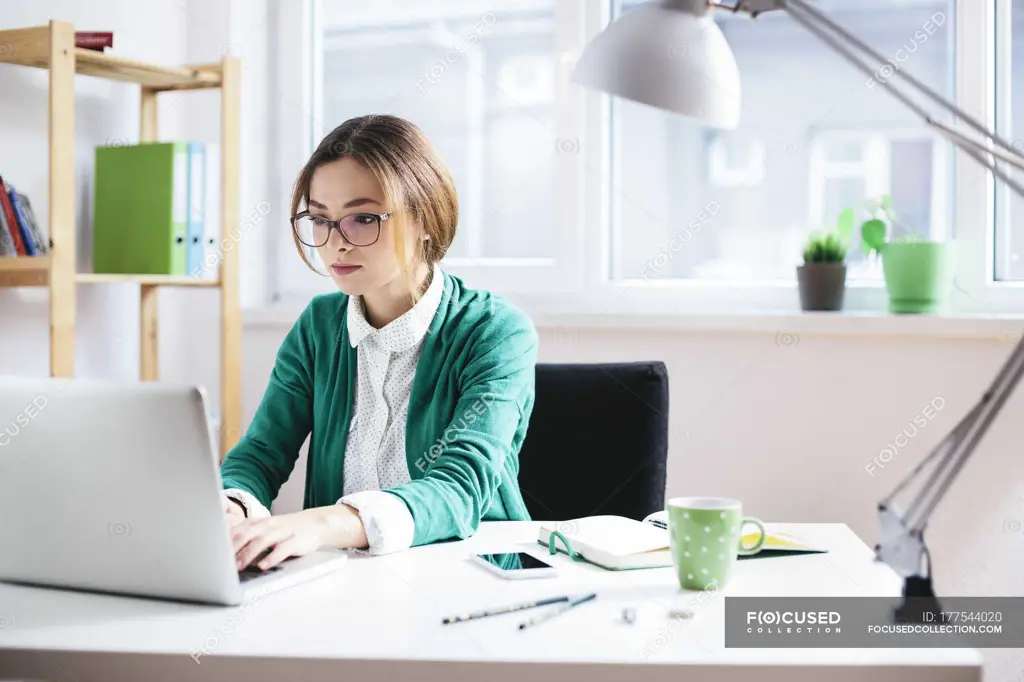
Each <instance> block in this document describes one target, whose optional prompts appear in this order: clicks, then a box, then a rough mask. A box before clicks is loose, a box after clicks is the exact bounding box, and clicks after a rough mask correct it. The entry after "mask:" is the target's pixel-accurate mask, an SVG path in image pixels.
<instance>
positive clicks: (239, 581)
mask: <svg viewBox="0 0 1024 682" xmlns="http://www.w3.org/2000/svg"><path fill="white" fill-rule="evenodd" d="M214 443H215V440H214V434H213V433H211V430H210V427H209V424H208V421H207V412H206V399H205V396H204V392H203V390H202V389H200V388H197V387H192V386H176V385H172V384H169V383H163V382H136V381H111V380H100V379H86V378H81V379H67V378H23V377H0V581H7V582H12V583H19V584H27V585H37V586H49V587H60V588H69V589H77V590H86V591H94V592H105V593H112V594H123V595H134V596H140V597H149V598H158V599H170V600H176V601H186V602H199V603H209V604H222V605H227V606H233V605H238V604H241V603H243V602H245V601H246V600H249V601H251V600H252V599H254V598H255V597H257V596H264V595H266V594H269V593H271V592H275V591H277V590H279V589H284V588H286V587H290V586H293V585H297V584H299V583H302V582H306V581H308V580H312V579H315V578H318V577H322V576H326V575H328V574H331V573H334V572H336V571H338V570H339V569H341V568H342V567H343V566H344V564H345V562H346V560H347V558H348V553H347V552H345V551H343V550H334V549H325V550H320V551H317V552H315V553H312V554H309V555H307V556H304V557H296V558H292V559H288V560H286V561H285V562H282V563H281V564H280V565H279V566H278V567H277V568H276V569H271V570H270V571H267V572H265V573H263V572H258V571H257V570H255V569H254V570H246V571H243V572H241V573H240V572H239V571H238V570H237V568H236V566H235V554H234V548H233V547H232V544H231V537H230V531H229V528H228V524H227V519H226V517H225V514H224V511H223V509H222V506H221V487H222V486H221V478H220V468H219V464H218V462H217V457H216V455H215V453H216V448H215V445H214Z"/></svg>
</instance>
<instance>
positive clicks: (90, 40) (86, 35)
mask: <svg viewBox="0 0 1024 682" xmlns="http://www.w3.org/2000/svg"><path fill="white" fill-rule="evenodd" d="M75 47H84V48H85V49H87V50H95V51H96V52H103V50H104V49H105V48H108V47H114V34H113V33H111V32H110V31H75Z"/></svg>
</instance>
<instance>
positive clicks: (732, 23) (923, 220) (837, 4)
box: [611, 0, 954, 283]
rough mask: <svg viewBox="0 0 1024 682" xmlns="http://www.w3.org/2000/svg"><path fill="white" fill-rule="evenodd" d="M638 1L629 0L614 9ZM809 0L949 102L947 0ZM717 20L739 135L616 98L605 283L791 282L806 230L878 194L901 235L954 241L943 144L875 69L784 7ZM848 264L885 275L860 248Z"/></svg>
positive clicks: (865, 273)
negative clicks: (868, 72)
mask: <svg viewBox="0 0 1024 682" xmlns="http://www.w3.org/2000/svg"><path fill="white" fill-rule="evenodd" d="M638 4H640V3H639V2H629V1H628V0H624V1H623V2H622V5H621V8H620V9H619V12H628V11H629V10H630V9H632V8H633V7H636V6H637V5H638ZM816 4H817V6H819V7H820V9H822V10H823V11H825V12H827V13H828V15H829V16H830V17H831V18H832V19H834V20H835V21H836V22H838V23H839V24H841V25H842V26H843V27H844V28H847V29H848V30H850V31H851V32H852V33H854V34H855V35H857V36H862V37H863V38H864V39H865V40H866V41H868V42H869V44H871V45H872V46H873V47H874V48H876V49H877V50H878V51H879V52H881V53H882V54H884V55H892V61H893V63H894V64H897V65H898V66H900V68H905V69H907V70H908V71H910V72H912V73H913V74H914V75H915V76H916V77H917V78H919V79H921V80H922V81H923V82H924V83H925V84H927V85H928V86H930V87H931V88H933V89H935V90H936V91H937V92H938V93H940V94H942V95H943V96H947V97H948V96H951V95H952V92H953V76H954V63H953V44H954V41H953V38H952V28H953V25H954V21H953V17H954V7H953V5H954V3H953V1H952V0H889V1H886V2H864V0H829V1H827V2H826V0H822V1H821V2H818V3H816ZM718 24H719V26H720V28H721V29H722V32H723V34H724V35H725V37H726V39H727V40H728V42H729V44H730V46H731V47H732V50H733V52H734V54H735V55H736V61H737V64H738V65H739V69H740V74H741V79H742V86H743V91H742V96H743V108H742V113H741V120H740V125H739V127H738V128H737V129H736V130H735V131H729V132H709V131H707V130H706V129H704V128H703V127H702V126H700V125H698V124H695V123H692V122H690V121H688V120H685V119H683V118H681V117H678V116H675V115H673V114H667V113H665V112H662V111H658V110H656V109H652V108H650V107H646V106H643V105H638V104H635V103H633V102H629V101H626V100H618V99H616V100H614V101H613V102H612V110H613V117H614V121H615V124H614V136H615V137H614V142H613V148H616V149H617V150H618V152H617V158H616V160H615V164H616V166H615V170H616V175H617V178H618V188H619V190H620V191H616V192H614V193H613V194H612V211H613V215H614V220H613V223H612V230H613V244H614V247H613V253H612V258H613V261H612V264H611V270H612V275H613V277H614V278H617V279H634V278H642V279H644V280H650V279H680V278H681V279H698V280H728V281H729V282H730V283H735V282H738V281H744V280H747V281H753V280H790V281H791V280H792V279H793V278H794V267H795V265H796V264H797V259H798V258H799V254H800V252H801V248H800V247H801V244H802V243H803V241H804V240H805V239H806V238H807V235H808V233H809V232H810V231H811V230H813V229H818V228H827V227H830V226H832V225H834V224H835V221H836V219H837V217H838V215H839V212H840V211H841V210H842V208H843V207H845V206H854V207H861V206H863V205H864V202H865V199H866V198H869V197H878V196H881V195H882V194H891V195H892V196H893V201H894V205H895V207H896V210H897V213H898V217H900V218H901V220H902V221H903V222H904V223H906V225H907V229H911V226H914V227H916V229H917V231H918V232H919V233H920V234H922V235H923V236H942V237H945V236H949V234H950V233H949V231H948V230H949V229H950V228H949V224H950V216H951V203H950V195H951V192H950V188H951V184H952V178H953V175H952V167H951V164H950V158H949V157H950V145H949V144H948V143H946V142H943V141H940V140H939V139H938V138H937V137H936V136H934V135H933V134H931V133H929V131H927V130H926V129H924V128H923V126H922V125H921V124H920V122H919V121H918V120H917V118H916V116H915V114H914V113H913V112H911V111H909V110H908V109H906V108H905V107H904V106H903V104H901V103H900V102H899V101H897V100H895V99H894V98H892V97H891V96H890V95H889V94H888V93H886V92H885V91H884V88H883V87H882V86H881V85H880V84H879V81H881V80H883V79H884V76H883V74H882V72H881V71H880V72H879V73H878V75H877V76H876V79H875V80H874V81H869V80H868V79H867V78H865V77H864V76H863V75H861V73H860V72H859V71H857V70H856V69H854V68H853V67H852V66H850V65H848V64H847V63H846V62H845V61H843V59H842V58H841V57H838V56H835V55H833V54H832V53H831V52H830V50H829V48H828V47H827V46H826V45H824V44H823V43H821V42H820V41H819V40H818V38H817V37H815V36H814V35H813V34H811V33H810V32H808V31H807V30H806V29H804V28H803V27H801V26H799V25H798V24H796V23H795V22H793V21H791V20H790V19H789V18H788V17H786V16H785V15H784V14H782V13H769V14H765V15H762V16H761V17H759V18H758V19H757V20H755V21H751V20H750V19H749V18H745V17H735V16H732V15H729V14H727V13H724V12H723V13H720V15H719V18H718ZM905 129H909V131H908V130H905ZM680 232H682V234H683V236H682V238H678V236H679V234H680ZM669 244H672V248H670V249H666V246H667V245H669ZM666 251H667V253H666ZM659 254H660V255H659ZM851 264H852V265H854V266H855V267H854V268H853V271H852V272H851V276H852V277H857V276H862V277H868V278H877V277H880V276H881V268H880V267H879V266H878V264H876V263H865V262H864V259H863V255H862V254H860V253H859V247H858V248H857V249H856V250H855V253H854V254H852V256H851ZM659 265H660V267H659Z"/></svg>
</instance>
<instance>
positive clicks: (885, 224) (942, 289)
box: [860, 196, 957, 314]
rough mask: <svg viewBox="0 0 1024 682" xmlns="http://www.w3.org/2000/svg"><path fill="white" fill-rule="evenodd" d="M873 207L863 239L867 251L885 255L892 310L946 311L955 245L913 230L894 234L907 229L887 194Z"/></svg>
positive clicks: (913, 311)
mask: <svg viewBox="0 0 1024 682" xmlns="http://www.w3.org/2000/svg"><path fill="white" fill-rule="evenodd" d="M870 210H871V214H872V215H871V218H869V219H868V220H866V221H864V223H863V224H862V225H861V228H860V233H861V240H862V241H863V248H864V253H865V254H867V255H871V254H872V253H877V254H879V255H880V256H881V257H882V272H883V274H884V276H885V289H886V291H887V292H888V295H889V310H890V311H891V312H893V313H900V314H903V313H916V314H920V313H936V312H942V311H943V310H945V308H946V305H947V303H948V301H949V293H950V290H951V289H952V286H953V277H954V276H955V274H956V265H957V251H956V244H955V243H953V242H940V241H932V240H928V239H925V238H924V237H922V236H921V235H920V234H918V233H917V232H916V231H915V230H913V229H909V230H906V231H907V234H905V235H902V236H900V237H891V235H892V228H894V227H896V226H899V227H903V228H904V229H906V228H905V226H903V225H901V224H900V223H899V222H898V221H897V219H896V214H895V212H894V211H893V207H892V199H891V198H890V197H888V196H885V197H882V198H881V199H880V200H879V201H877V202H874V203H873V204H872V205H871V207H870ZM887 234H888V235H890V237H889V238H887V236H886V235H887Z"/></svg>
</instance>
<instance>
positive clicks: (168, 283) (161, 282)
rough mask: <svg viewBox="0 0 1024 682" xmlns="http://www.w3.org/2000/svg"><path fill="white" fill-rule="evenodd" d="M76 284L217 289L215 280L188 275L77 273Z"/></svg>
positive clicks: (217, 283)
mask: <svg viewBox="0 0 1024 682" xmlns="http://www.w3.org/2000/svg"><path fill="white" fill-rule="evenodd" d="M75 282H76V283H78V284H145V285H149V286H164V287H219V286H220V282H218V281H216V280H212V281H207V280H201V279H196V278H195V277H189V276H188V275H118V274H96V273H93V272H79V273H78V274H76V275H75Z"/></svg>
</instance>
